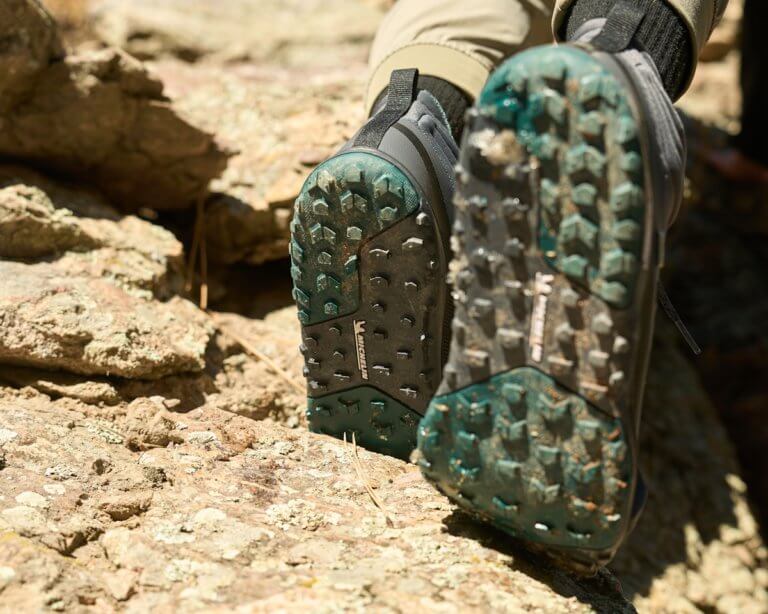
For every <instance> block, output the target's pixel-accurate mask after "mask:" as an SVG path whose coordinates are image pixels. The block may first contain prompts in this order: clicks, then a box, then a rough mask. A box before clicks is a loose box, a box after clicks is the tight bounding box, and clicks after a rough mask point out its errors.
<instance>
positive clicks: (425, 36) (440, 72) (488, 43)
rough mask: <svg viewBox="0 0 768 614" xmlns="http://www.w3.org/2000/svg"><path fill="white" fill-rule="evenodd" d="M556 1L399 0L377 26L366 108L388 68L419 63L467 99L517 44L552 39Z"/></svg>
mask: <svg viewBox="0 0 768 614" xmlns="http://www.w3.org/2000/svg"><path fill="white" fill-rule="evenodd" d="M554 4H555V0H399V1H398V2H397V3H396V4H395V6H394V7H393V8H392V10H391V11H390V12H389V14H388V15H387V16H386V17H385V18H384V21H383V22H382V24H381V27H380V28H379V31H378V33H377V35H376V39H375V40H374V42H373V47H372V49H371V56H370V66H371V75H370V79H369V82H368V89H367V92H366V108H367V110H368V111H369V112H370V110H371V107H372V106H373V104H374V103H375V102H376V99H377V98H378V96H379V94H381V92H382V91H384V89H385V88H386V87H387V84H388V83H389V77H390V74H391V72H392V71H393V70H396V69H399V68H418V69H419V71H420V73H421V74H423V75H430V76H433V77H439V78H440V79H444V80H445V81H448V82H450V83H453V84H454V85H456V86H457V87H459V88H460V89H462V90H463V91H464V92H466V93H467V94H469V95H470V96H471V97H472V98H476V97H477V96H478V94H479V93H480V90H482V88H483V86H484V85H485V82H486V81H487V79H488V76H489V75H490V73H491V72H492V71H493V69H494V68H496V66H498V65H499V64H500V63H501V62H502V61H503V60H505V59H506V58H507V57H509V56H510V55H512V54H514V53H516V52H517V51H519V50H520V49H524V48H527V47H531V46H534V45H540V44H545V43H550V42H552V41H553V38H552V30H551V16H552V11H553V9H554Z"/></svg>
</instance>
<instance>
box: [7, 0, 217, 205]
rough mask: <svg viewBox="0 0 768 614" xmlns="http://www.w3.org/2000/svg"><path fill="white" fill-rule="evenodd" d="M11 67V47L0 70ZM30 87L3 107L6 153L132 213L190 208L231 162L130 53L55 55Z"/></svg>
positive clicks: (11, 28)
mask: <svg viewBox="0 0 768 614" xmlns="http://www.w3.org/2000/svg"><path fill="white" fill-rule="evenodd" d="M20 2H22V0H13V3H12V4H19V3H20ZM24 3H26V4H31V5H33V6H38V5H37V2H36V0H25V2H24ZM38 15H39V19H40V20H41V21H44V20H45V19H47V17H46V16H45V14H44V13H43V12H42V11H38ZM45 23H47V22H45ZM15 32H16V24H15V22H14V20H12V19H5V20H3V21H0V37H8V36H11V37H15V36H16V34H15ZM14 57H15V56H14ZM11 60H12V58H11ZM7 61H9V60H8V59H7V58H6V53H5V47H4V48H3V50H2V51H0V66H2V64H3V63H4V62H7ZM28 81H31V83H27V82H28ZM25 83H26V87H27V89H28V90H29V91H28V93H27V95H26V96H24V97H22V98H19V99H18V100H17V101H16V102H15V104H10V105H7V108H6V109H4V110H3V109H0V116H1V117H2V119H3V122H4V123H3V126H4V128H3V130H2V131H0V155H2V156H4V157H6V158H11V159H16V160H24V161H25V162H27V163H30V164H33V165H38V166H40V167H41V168H46V169H51V170H55V171H57V172H59V173H63V174H66V175H69V176H71V177H74V178H78V179H82V180H85V181H87V182H88V183H90V184H91V185H94V186H97V187H99V188H100V189H101V190H102V191H103V192H104V193H105V194H106V195H107V196H108V197H109V198H110V200H112V201H113V202H114V203H115V204H116V205H118V206H120V207H121V208H122V209H124V210H127V211H137V210H139V209H140V208H141V207H149V208H152V209H180V208H185V207H188V206H190V205H191V204H193V203H194V202H195V201H196V200H197V199H198V198H201V197H202V196H203V195H204V194H205V193H206V192H207V189H208V184H209V182H210V181H211V179H213V178H214V177H216V176H217V175H218V174H219V173H220V172H221V171H222V170H223V169H224V167H225V165H226V159H227V155H228V154H227V153H225V152H224V151H223V150H222V149H221V148H219V147H218V146H217V145H216V143H215V142H214V139H213V137H212V136H211V135H210V134H208V133H206V132H203V131H202V130H200V129H198V128H196V127H195V126H193V125H192V124H190V123H189V122H188V121H186V120H185V119H184V118H183V117H181V116H180V115H179V114H178V113H177V112H176V111H175V110H174V109H173V108H172V106H171V104H170V102H169V101H168V99H167V98H165V97H164V96H163V85H162V83H161V82H160V81H159V80H157V79H156V78H154V77H152V76H150V75H149V73H148V72H147V70H146V68H145V67H144V66H143V65H142V64H141V63H140V62H139V61H138V60H136V59H135V58H132V57H131V56H129V55H127V54H126V53H124V52H121V51H118V50H115V49H105V50H98V51H90V52H84V53H83V54H81V55H72V56H67V57H65V58H63V59H59V58H56V59H54V60H52V61H50V62H49V63H47V64H46V65H45V66H44V67H42V68H41V69H40V70H34V71H33V74H31V75H30V76H29V78H28V79H26V80H25ZM137 177H141V181H137V180H136V178H137ZM147 186H151V189H147Z"/></svg>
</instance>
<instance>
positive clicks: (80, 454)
mask: <svg viewBox="0 0 768 614" xmlns="http://www.w3.org/2000/svg"><path fill="white" fill-rule="evenodd" d="M286 313H287V310H286ZM282 317H283V315H282V314H281V313H279V314H275V315H274V316H270V317H269V318H268V319H267V320H268V321H269V322H270V323H273V324H276V323H278V322H281V321H282ZM285 317H287V315H285ZM262 326H263V324H262ZM242 328H243V327H241V329H240V332H241V333H242V334H249V333H251V332H252V331H245V330H242ZM284 334H285V335H286V340H285V342H286V343H290V342H295V335H296V332H295V330H288V329H286V332H285V333H284ZM670 340H674V337H672V336H670V334H669V331H668V330H667V329H666V328H664V327H662V328H661V331H660V334H659V335H658V336H657V339H656V348H655V350H654V356H653V359H652V363H651V364H652V368H651V374H650V384H649V389H648V397H647V403H646V412H645V417H644V422H643V440H642V446H643V450H642V453H641V459H642V468H643V472H644V475H645V477H646V479H647V481H648V484H649V486H650V490H651V496H650V499H649V501H648V507H647V510H646V512H645V514H644V516H643V518H642V520H641V522H640V525H639V526H638V529H637V533H636V534H634V535H633V536H632V538H631V539H630V541H629V542H628V543H627V544H626V546H625V547H624V548H623V549H622V551H621V553H620V556H619V557H618V559H617V560H616V562H615V564H614V565H613V566H612V570H611V571H610V572H609V571H605V572H603V573H601V575H600V576H598V577H597V578H596V579H593V580H579V579H576V578H573V577H570V576H567V575H565V574H562V573H560V572H559V571H557V570H556V569H554V568H552V567H551V566H550V565H549V564H548V563H546V561H543V560H541V559H539V558H537V557H535V556H533V555H530V554H526V553H525V552H523V551H521V550H520V549H519V548H518V547H517V546H516V545H515V544H514V542H513V541H512V540H510V539H508V538H506V537H504V536H503V535H501V534H499V533H497V532H494V531H492V530H491V529H488V528H487V527H484V526H482V525H480V524H477V523H476V522H474V521H473V520H471V519H470V518H468V517H466V516H464V515H463V514H461V513H459V512H457V511H456V510H454V508H453V506H452V505H451V504H450V503H449V502H448V501H447V499H445V498H444V497H442V496H441V495H440V494H439V493H437V492H436V491H435V490H434V489H432V488H431V487H430V486H429V485H428V484H427V483H426V482H424V480H423V479H422V478H421V475H420V473H419V471H418V469H417V468H416V467H415V466H413V465H409V464H406V463H403V462H401V461H398V460H395V459H391V458H386V457H383V456H379V455H376V454H373V453H370V452H367V451H365V450H360V451H359V455H360V461H361V464H362V467H363V473H364V479H365V481H367V482H368V484H370V486H371V487H372V488H373V489H374V491H375V492H376V495H377V497H378V498H379V500H380V501H381V502H382V505H383V507H384V509H385V511H386V513H387V515H389V516H390V517H391V518H392V519H393V520H394V523H393V525H394V526H389V525H388V522H387V520H386V517H385V515H384V513H383V512H382V511H381V510H379V509H377V508H376V507H375V506H374V505H373V503H372V502H371V500H370V498H369V496H368V494H367V492H366V489H365V486H364V484H363V481H362V478H361V477H360V476H359V475H358V473H357V470H356V469H355V462H354V459H353V456H352V453H351V450H350V448H349V447H348V446H345V445H344V444H343V443H342V442H339V441H337V440H334V439H330V438H327V437H322V436H317V435H313V434H310V433H308V432H306V431H305V430H303V429H301V430H295V429H288V428H285V427H284V426H281V425H280V424H277V423H275V422H274V421H272V420H261V421H259V420H253V419H246V418H243V417H241V416H236V415H233V414H231V413H229V412H227V411H223V410H222V409H220V408H218V407H217V406H216V404H215V403H214V402H205V401H203V402H202V404H201V405H200V406H199V407H198V408H196V409H192V410H189V411H186V413H183V414H176V413H172V412H170V411H169V410H168V409H167V408H166V405H165V403H164V402H163V401H164V397H153V398H150V397H144V398H141V399H137V400H135V401H133V402H132V403H131V404H129V405H125V404H124V403H122V404H120V405H117V406H106V407H102V408H98V409H95V408H93V406H90V405H87V404H85V403H83V402H81V401H78V400H76V399H61V400H58V401H52V400H51V399H49V398H48V397H46V396H43V395H42V394H40V393H38V392H36V391H35V390H34V389H25V390H24V391H14V390H13V389H8V388H2V387H0V415H3V416H4V417H5V419H6V424H5V426H4V428H6V429H8V430H10V431H13V432H14V433H16V434H17V436H16V437H15V438H13V439H12V440H10V441H9V442H8V443H7V444H6V445H5V446H4V448H3V449H4V451H6V453H7V454H8V455H9V459H10V460H11V463H10V466H9V467H8V468H6V469H5V470H3V471H2V472H0V497H5V499H3V500H8V501H12V502H13V501H14V499H15V497H16V496H17V495H19V494H21V492H22V489H21V488H19V485H20V484H23V485H24V486H23V490H24V491H29V492H47V491H46V490H44V485H50V480H49V479H46V477H45V468H46V467H50V466H54V465H59V466H62V467H66V466H75V464H76V463H80V465H82V459H83V458H106V459H109V461H110V463H111V466H110V470H109V473H107V474H104V475H103V476H95V475H94V474H93V473H90V472H87V471H85V472H80V473H79V474H78V475H76V476H74V477H70V478H69V480H68V481H67V483H66V492H65V494H63V495H60V496H56V497H51V498H50V499H49V507H48V508H46V509H43V508H34V507H29V506H27V505H25V506H19V505H18V504H15V503H14V505H16V507H11V510H14V511H12V512H8V510H3V511H2V512H0V526H2V523H4V522H5V523H6V524H8V525H9V526H11V522H12V523H13V526H17V527H20V528H21V529H22V530H23V531H24V532H25V534H26V535H27V537H14V538H13V539H14V540H16V541H14V542H13V544H14V550H13V552H14V553H15V554H13V555H10V554H9V552H10V550H9V546H8V543H7V541H3V540H0V560H3V565H6V566H9V567H12V568H13V569H14V571H15V574H16V575H14V576H13V577H10V578H9V579H8V581H7V585H6V588H5V589H4V593H3V598H4V599H8V598H9V597H8V596H9V595H10V596H11V597H10V598H11V599H13V601H10V602H9V603H13V604H14V605H16V604H17V603H19V604H27V603H37V602H36V601H34V599H36V598H38V596H37V595H35V594H33V593H32V592H31V591H32V590H38V591H39V590H40V589H32V588H30V587H31V586H32V585H31V584H30V582H31V580H30V579H31V578H36V577H39V574H41V573H42V571H43V570H42V569H41V565H51V566H53V568H54V569H55V570H56V573H57V574H59V575H60V576H61V578H62V579H61V580H52V581H51V582H50V583H49V584H46V585H45V586H46V587H47V588H45V589H43V593H44V595H45V596H46V597H47V598H48V599H49V600H50V599H53V598H54V597H55V598H56V599H59V600H61V601H62V602H63V603H65V604H66V603H75V602H76V601H77V600H78V598H79V597H78V595H80V594H85V595H86V596H89V598H94V596H98V595H106V596H107V599H110V600H111V599H114V600H121V601H120V603H121V605H124V606H125V608H127V609H134V610H142V611H143V610H147V609H150V610H151V609H158V608H159V609H165V610H169V611H173V610H187V609H192V608H193V607H194V608H199V609H206V608H207V609H210V608H220V609H231V608H233V607H236V606H237V605H239V606H241V607H243V608H245V609H249V610H255V611H296V610H298V609H306V608H311V609H312V610H323V608H327V606H328V604H333V603H344V604H345V607H347V608H348V609H351V610H356V609H374V610H375V609H392V610H397V609H405V608H407V607H409V604H412V603H414V600H415V601H416V602H418V603H419V604H421V607H422V609H424V611H444V610H445V609H448V610H456V611H473V610H476V611H526V610H531V611H546V612H588V611H606V612H632V611H635V610H634V609H633V606H632V605H631V604H630V602H634V605H635V606H637V608H638V610H639V611H651V612H673V611H675V612H677V611H701V610H704V611H710V612H715V613H725V612H729V611H732V608H737V610H738V611H744V612H763V611H766V608H767V607H768V593H766V589H768V574H765V573H761V571H760V570H761V569H762V568H763V567H765V565H766V563H767V562H768V558H766V557H767V555H768V553H766V549H765V546H764V544H763V542H762V541H761V538H760V536H759V533H758V528H757V525H756V523H755V521H754V517H753V516H752V514H751V512H750V510H749V506H748V504H747V501H746V498H745V497H746V489H745V487H744V484H743V482H741V480H740V479H739V477H738V476H739V470H738V467H737V465H736V463H735V462H734V457H733V450H732V449H731V447H730V445H729V443H728V441H727V439H726V437H725V434H724V432H723V430H722V427H721V426H720V425H719V423H718V422H717V419H716V416H715V414H714V411H713V409H712V407H711V404H710V403H709V402H708V400H707V399H706V397H705V395H704V394H703V393H702V392H701V388H700V384H699V382H698V380H697V379H696V377H695V375H694V374H693V371H692V369H691V367H690V366H689V365H688V363H687V362H686V361H685V360H684V359H683V358H682V356H681V355H680V353H679V351H678V350H677V349H676V347H675V346H674V344H673V343H672V341H670ZM276 343H277V342H276ZM262 347H263V349H264V351H270V352H273V351H275V350H271V349H270V348H269V345H268V344H265V345H263V346H262ZM278 357H279V355H278V354H275V355H274V358H275V359H277V358H278ZM220 385H221V386H223V385H224V384H223V383H220ZM259 385H261V386H263V385H264V381H263V380H262V383H261V384H258V383H253V384H251V392H252V394H254V395H258V394H260V390H261V388H259ZM215 398H216V397H211V401H214V400H215ZM65 401H66V402H65ZM10 408H13V410H12V411H11V410H10ZM672 410H674V411H672ZM94 412H98V415H99V418H100V419H101V420H102V421H104V422H106V423H111V424H112V425H113V426H112V428H113V429H114V430H116V431H120V432H121V433H123V434H124V437H125V438H126V441H129V440H130V441H135V442H136V445H132V446H130V447H126V446H117V445H113V444H110V443H109V442H108V441H106V440H105V439H104V438H102V437H100V436H99V435H98V433H97V432H96V431H95V430H93V429H88V428H72V427H71V426H70V425H71V424H72V423H75V424H81V423H83V418H82V416H83V415H87V414H92V413H94ZM186 433H216V436H217V438H218V440H219V441H220V444H221V446H222V447H225V448H228V449H229V450H230V451H229V452H228V453H227V455H226V457H223V456H222V455H221V451H220V449H219V447H218V446H211V445H199V444H198V443H193V442H190V441H187V440H185V438H184V437H183V435H185V434H186ZM193 439H194V438H193ZM28 441H36V442H40V443H35V444H23V443H22V442H28ZM43 441H44V443H43ZM246 442H247V443H246ZM169 444H171V445H169ZM244 444H245V445H244ZM30 445H34V446H35V447H34V453H33V454H31V453H29V452H27V451H26V450H27V449H28V448H29V446H30ZM22 454H23V456H22ZM22 458H23V459H24V461H23V462H21V459H22ZM158 467H162V468H164V470H163V475H164V476H165V478H166V479H160V480H157V481H148V479H147V472H146V471H145V470H146V469H148V468H158ZM171 476H172V479H170V478H171ZM79 493H83V494H84V493H88V495H89V496H88V497H82V496H80V494H79ZM150 497H151V507H146V506H147V503H146V502H147V501H149V500H150ZM134 503H135V504H134ZM123 504H125V509H127V510H128V512H127V513H126V515H127V514H129V513H130V514H131V515H130V517H128V519H127V520H119V519H120V518H124V517H125V516H124V515H122V514H120V515H118V516H116V519H113V518H111V517H109V516H107V518H108V520H107V521H106V522H123V523H124V524H123V525H122V526H119V527H114V526H112V527H110V526H109V525H107V526H105V527H101V528H100V526H99V525H98V524H97V523H94V521H91V523H90V524H88V523H86V522H85V521H84V520H78V521H77V522H76V523H75V525H74V526H73V527H65V526H64V525H61V526H51V525H50V522H46V520H45V517H44V516H43V515H42V512H43V511H44V512H45V514H46V515H47V516H48V517H49V518H67V517H69V516H71V515H74V516H77V515H80V516H83V517H87V516H88V515H89V514H97V517H98V514H102V515H103V514H104V512H105V511H107V513H109V510H113V511H115V510H117V511H119V510H122V509H123ZM20 508H21V511H19V510H20ZM145 508H146V509H145ZM142 509H144V511H143V512H142V511H139V510H142ZM134 512H136V513H134ZM8 516H10V518H8ZM9 520H10V522H9ZM89 527H90V528H89ZM0 530H2V529H0ZM102 531H103V532H102ZM17 534H18V532H17ZM78 535H79V536H80V537H79V538H77V541H75V537H76V536H78ZM67 536H71V537H67ZM18 540H22V541H18ZM66 540H69V541H66ZM27 543H29V544H32V545H36V544H37V545H38V548H39V544H44V545H49V546H50V547H51V548H53V550H51V551H48V550H47V549H46V552H48V554H47V555H46V556H47V557H50V552H54V553H57V554H56V556H55V557H54V558H38V559H36V562H35V563H34V564H32V563H18V561H19V560H22V561H27V560H28V559H24V558H22V559H20V558H19V557H20V556H21V554H19V553H24V552H27V546H25V545H24V544H27ZM73 548H74V549H75V551H76V553H77V562H76V567H73V565H74V563H73V561H72V558H71V557H70V556H66V555H65V554H58V553H59V552H62V553H63V552H67V551H68V550H69V551H70V552H71V551H72V549H73ZM29 560H31V559H29ZM118 572H120V573H118ZM73 574H75V575H73ZM57 577H58V576H57ZM118 579H119V580H118ZM122 581H124V584H123V583H122ZM619 581H621V586H622V587H623V589H624V591H625V595H622V592H621V589H620V588H619V584H618V582H619ZM86 586H90V587H91V589H90V592H84V591H85V589H84V588H83V587H86ZM435 595H439V596H440V597H439V601H438V600H437V598H436V597H435ZM110 603H112V602H111V601H110Z"/></svg>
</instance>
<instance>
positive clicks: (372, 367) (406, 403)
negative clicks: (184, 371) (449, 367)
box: [290, 71, 458, 459]
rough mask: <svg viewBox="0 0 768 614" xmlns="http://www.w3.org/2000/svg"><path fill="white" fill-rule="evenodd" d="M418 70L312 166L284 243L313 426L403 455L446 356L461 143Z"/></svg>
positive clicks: (398, 79)
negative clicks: (452, 215)
mask: <svg viewBox="0 0 768 614" xmlns="http://www.w3.org/2000/svg"><path fill="white" fill-rule="evenodd" d="M416 78H417V73H416V71H396V72H395V73H393V81H392V83H391V84H390V90H389V91H390V94H389V95H388V97H387V103H386V106H385V107H384V108H383V109H382V110H381V111H380V112H379V113H377V114H376V115H374V116H373V117H372V118H371V120H369V122H368V123H367V124H366V125H365V126H364V127H363V128H362V129H361V131H360V132H359V133H358V134H357V135H356V136H355V137H354V138H353V139H352V140H351V141H350V143H348V144H347V145H346V146H345V147H344V148H343V149H342V150H341V151H340V152H339V153H338V154H337V155H335V156H334V157H332V158H331V159H329V160H327V161H326V162H323V163H322V164H320V166H318V167H317V168H316V169H315V170H314V171H313V172H312V173H311V174H310V176H309V178H308V179H307V181H306V183H305V184H304V187H303V189H302V191H301V194H300V196H299V198H298V200H297V201H296V207H295V216H294V219H293V222H292V225H291V233H292V238H291V245H290V253H291V274H292V277H293V283H294V290H293V296H294V299H295V301H296V303H297V306H298V309H299V319H300V320H301V323H302V345H301V352H302V354H303V355H304V358H305V363H306V366H305V369H304V373H305V375H306V377H307V381H308V387H309V390H308V396H309V398H308V409H307V418H308V422H309V426H310V428H311V429H312V430H313V431H315V432H319V433H325V434H328V435H332V436H334V437H338V438H342V437H344V436H345V435H346V437H347V439H348V440H352V436H353V435H354V438H355V440H356V442H357V443H359V444H360V445H362V446H364V447H366V448H369V449H371V450H374V451H378V452H382V453H384V454H389V455H393V456H397V457H400V458H403V459H407V458H408V457H409V455H410V453H411V452H412V451H413V449H414V447H415V445H416V429H417V425H418V423H419V420H420V419H421V417H422V416H423V414H424V411H425V410H426V408H427V405H428V403H429V401H430V400H431V398H432V396H433V394H434V391H435V389H436V388H437V386H438V384H439V383H440V380H441V376H442V367H443V363H444V362H445V358H446V356H447V349H448V334H449V326H450V318H451V305H450V301H451V298H450V291H449V289H448V287H447V285H446V276H447V266H448V261H449V256H448V253H449V247H448V246H449V243H448V241H449V236H450V222H449V221H448V214H449V212H448V211H447V206H448V205H450V202H451V199H452V194H453V189H454V178H453V166H454V164H455V162H456V156H457V150H458V148H457V146H456V144H455V142H454V141H453V138H452V136H451V133H450V128H449V127H448V123H447V120H446V119H445V116H444V114H443V113H442V109H441V108H440V105H439V103H438V102H437V101H436V100H435V99H434V98H433V97H432V96H431V95H429V94H428V93H426V92H420V93H419V94H418V96H417V95H416V88H415V84H416Z"/></svg>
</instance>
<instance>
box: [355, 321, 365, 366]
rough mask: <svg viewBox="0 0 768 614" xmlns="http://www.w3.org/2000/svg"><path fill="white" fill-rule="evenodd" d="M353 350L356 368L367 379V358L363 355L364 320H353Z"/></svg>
mask: <svg viewBox="0 0 768 614" xmlns="http://www.w3.org/2000/svg"><path fill="white" fill-rule="evenodd" d="M354 326H355V351H356V352H357V368H358V369H359V370H360V375H361V376H362V378H363V379H364V380H367V379H368V358H367V357H366V355H365V320H355V322H354Z"/></svg>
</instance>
